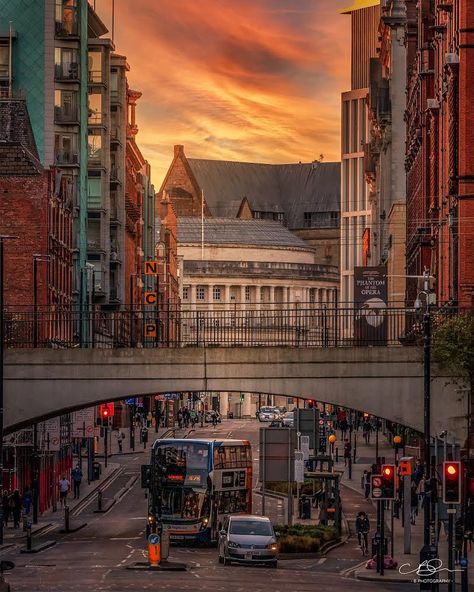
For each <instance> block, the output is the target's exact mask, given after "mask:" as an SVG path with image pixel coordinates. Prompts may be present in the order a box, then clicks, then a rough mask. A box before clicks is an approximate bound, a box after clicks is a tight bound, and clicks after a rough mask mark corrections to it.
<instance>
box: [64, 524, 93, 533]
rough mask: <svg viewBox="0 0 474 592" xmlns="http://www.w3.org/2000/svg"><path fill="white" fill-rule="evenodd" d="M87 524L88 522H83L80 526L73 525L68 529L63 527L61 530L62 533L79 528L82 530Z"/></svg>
mask: <svg viewBox="0 0 474 592" xmlns="http://www.w3.org/2000/svg"><path fill="white" fill-rule="evenodd" d="M86 526H87V522H83V523H82V524H79V526H73V527H72V528H71V527H69V528H68V530H66V529H65V528H61V529H60V531H59V532H60V533H61V534H69V533H71V532H77V531H78V530H81V528H85V527H86Z"/></svg>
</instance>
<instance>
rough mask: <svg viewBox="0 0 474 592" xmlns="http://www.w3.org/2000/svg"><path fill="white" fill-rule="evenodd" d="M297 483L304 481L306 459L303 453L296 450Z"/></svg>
mask: <svg viewBox="0 0 474 592" xmlns="http://www.w3.org/2000/svg"><path fill="white" fill-rule="evenodd" d="M294 454H295V469H294V471H295V479H294V480H295V481H296V482H297V483H303V481H304V458H303V453H302V452H301V451H300V450H295V452H294Z"/></svg>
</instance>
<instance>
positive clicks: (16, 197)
mask: <svg viewBox="0 0 474 592" xmlns="http://www.w3.org/2000/svg"><path fill="white" fill-rule="evenodd" d="M0 233H1V234H5V235H13V236H18V240H15V241H5V247H4V248H5V287H4V289H5V304H6V305H7V306H9V305H11V306H20V305H28V306H31V305H32V304H33V255H34V254H36V253H38V254H41V255H46V254H47V253H48V173H47V172H45V173H43V174H42V175H38V176H32V177H0ZM37 295H38V304H46V303H47V263H39V264H38V283H37Z"/></svg>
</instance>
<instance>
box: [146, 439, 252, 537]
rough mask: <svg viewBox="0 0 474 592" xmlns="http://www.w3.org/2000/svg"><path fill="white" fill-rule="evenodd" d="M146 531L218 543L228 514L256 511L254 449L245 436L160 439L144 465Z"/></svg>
mask: <svg viewBox="0 0 474 592" xmlns="http://www.w3.org/2000/svg"><path fill="white" fill-rule="evenodd" d="M145 473H146V474H147V478H146V480H145V483H144V486H145V487H148V492H149V495H148V532H152V531H153V530H154V529H156V527H157V525H158V524H160V525H161V526H162V527H163V529H166V530H167V531H168V533H169V535H170V540H171V541H175V542H178V541H182V542H184V541H191V542H195V543H202V544H209V543H212V542H215V541H216V540H217V538H218V534H219V531H220V530H221V528H222V524H223V522H224V518H225V516H228V515H230V514H251V513H252V449H251V446H250V442H248V441H247V440H210V439H209V440H207V439H193V440H191V439H189V440H188V439H185V438H183V439H163V440H156V442H155V443H154V444H153V448H152V451H151V462H150V465H149V466H148V467H146V470H145Z"/></svg>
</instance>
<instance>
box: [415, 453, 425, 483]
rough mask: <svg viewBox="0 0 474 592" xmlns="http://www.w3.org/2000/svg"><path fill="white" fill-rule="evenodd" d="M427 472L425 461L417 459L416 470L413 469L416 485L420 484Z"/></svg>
mask: <svg viewBox="0 0 474 592" xmlns="http://www.w3.org/2000/svg"><path fill="white" fill-rule="evenodd" d="M424 474H425V467H424V465H423V463H422V462H421V461H420V459H419V458H417V459H416V463H415V470H414V471H413V481H414V482H415V483H416V486H417V487H418V485H419V484H420V482H421V480H422V479H423V476H424Z"/></svg>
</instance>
